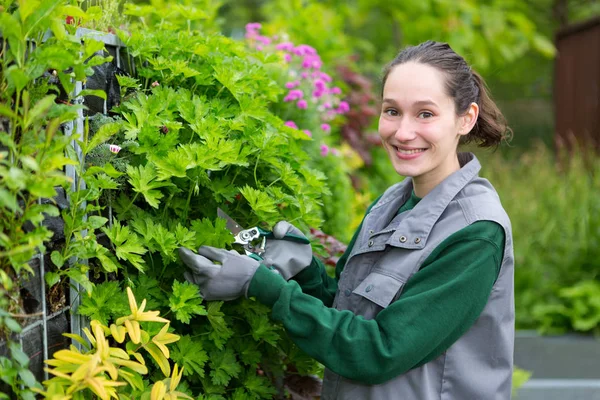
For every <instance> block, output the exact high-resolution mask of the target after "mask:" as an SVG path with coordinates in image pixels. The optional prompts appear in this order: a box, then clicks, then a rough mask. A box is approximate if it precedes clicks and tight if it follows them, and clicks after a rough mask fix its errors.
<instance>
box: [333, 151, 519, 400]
mask: <svg viewBox="0 0 600 400" xmlns="http://www.w3.org/2000/svg"><path fill="white" fill-rule="evenodd" d="M459 160H460V163H461V167H462V168H461V169H460V170H459V171H456V172H455V173H453V174H452V175H450V176H449V177H448V178H446V179H445V180H444V181H443V182H442V183H440V184H439V185H438V186H436V187H435V188H434V189H433V190H432V191H431V192H430V193H429V194H428V195H427V196H425V197H424V198H423V199H422V200H421V201H420V202H419V203H418V204H417V205H416V206H415V208H413V209H412V210H410V211H407V212H403V213H401V214H399V215H396V213H397V211H398V209H399V208H400V207H401V206H402V204H404V202H405V201H406V200H407V199H408V198H409V197H410V195H411V192H412V189H413V186H412V180H411V179H410V178H407V179H404V180H403V181H402V182H400V183H399V184H396V185H394V186H392V187H390V188H389V189H388V190H387V191H386V192H385V193H384V195H383V196H382V197H381V199H380V200H379V201H378V202H377V204H375V205H374V206H373V208H372V209H371V211H370V212H369V213H368V214H367V216H366V217H365V219H364V221H363V224H362V229H361V230H360V232H359V234H358V237H357V239H356V242H355V245H354V247H353V249H352V252H351V253H350V256H349V258H348V261H347V262H346V266H345V268H344V270H343V272H342V274H341V276H340V280H339V283H338V292H337V294H336V297H335V300H334V303H333V306H334V307H335V308H337V309H338V310H351V311H352V312H353V313H355V314H357V315H362V316H363V317H365V318H366V319H374V318H375V317H376V316H377V314H378V313H379V312H380V311H381V310H383V309H384V308H385V307H387V306H388V305H389V304H390V303H392V302H393V301H394V300H396V299H397V298H398V297H399V296H400V295H401V293H402V288H403V286H404V284H405V283H406V282H407V281H408V280H409V279H410V278H411V276H412V275H413V274H414V273H415V272H417V271H418V270H419V268H420V267H421V265H422V263H423V262H424V261H425V259H426V258H427V257H428V256H429V255H430V254H431V252H432V251H433V250H434V249H435V248H436V247H437V246H438V245H439V244H440V243H441V242H442V241H443V240H444V239H446V238H447V237H448V236H450V235H451V234H453V233H455V232H457V231H459V230H460V229H462V228H464V227H466V226H468V225H470V224H472V223H473V222H475V221H480V220H488V221H494V222H497V223H498V224H500V225H501V226H502V227H504V231H505V234H506V245H505V250H504V258H503V260H502V267H501V270H500V275H499V276H498V279H497V280H496V282H495V284H494V286H493V288H492V292H491V294H490V297H489V300H488V302H487V304H486V306H485V308H484V310H483V312H482V313H481V315H480V316H479V318H478V319H477V321H476V322H475V324H474V325H473V326H472V327H471V328H470V329H469V330H468V331H467V332H466V333H465V334H464V335H463V336H462V337H461V338H460V339H458V341H457V342H455V343H454V344H453V345H452V346H451V347H450V348H449V349H448V350H447V351H446V352H444V354H442V355H441V356H439V357H438V358H436V359H435V360H432V361H430V362H428V363H426V364H424V365H422V366H421V367H418V368H414V369H412V370H410V371H408V372H406V373H404V374H402V375H400V376H398V377H396V378H393V379H391V380H389V381H387V382H385V383H382V384H379V385H365V384H361V383H359V382H356V381H352V380H349V379H346V378H344V377H341V376H339V375H337V374H335V373H334V372H333V371H331V370H329V369H326V370H325V378H324V381H323V393H322V399H324V400H332V399H344V400H347V399H357V400H367V399H373V400H385V399H400V400H434V399H435V400H507V399H510V397H511V379H512V367H513V346H514V319H515V318H514V317H515V315H514V291H513V272H514V259H513V243H512V233H511V226H510V221H509V218H508V216H507V215H506V212H505V211H504V209H503V208H502V205H501V204H500V199H499V198H498V195H497V193H496V191H495V190H494V188H493V187H492V186H491V185H490V183H489V182H488V181H487V180H486V179H483V178H479V177H478V172H479V170H480V168H481V166H480V164H479V161H478V160H477V158H476V157H475V156H474V155H473V154H470V153H462V154H460V155H459ZM423 318H427V316H426V315H424V316H423ZM398 334H399V335H401V334H402V333H401V332H398Z"/></svg>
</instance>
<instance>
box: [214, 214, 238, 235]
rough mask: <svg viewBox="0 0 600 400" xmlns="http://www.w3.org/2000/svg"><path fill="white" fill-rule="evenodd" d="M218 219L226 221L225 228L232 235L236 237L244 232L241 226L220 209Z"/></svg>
mask: <svg viewBox="0 0 600 400" xmlns="http://www.w3.org/2000/svg"><path fill="white" fill-rule="evenodd" d="M217 217H219V218H223V219H224V220H225V223H226V225H225V226H226V227H227V229H229V230H230V231H231V233H233V235H234V236H235V235H237V234H238V233H240V232H241V231H243V230H244V228H242V227H241V226H240V224H238V223H237V222H235V221H234V220H233V219H232V218H231V217H230V216H229V215H227V214H226V213H225V211H223V210H221V209H220V208H217Z"/></svg>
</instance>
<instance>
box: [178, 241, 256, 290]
mask: <svg viewBox="0 0 600 400" xmlns="http://www.w3.org/2000/svg"><path fill="white" fill-rule="evenodd" d="M179 257H180V258H181V260H182V261H183V262H184V264H185V265H186V266H187V267H188V268H189V271H188V272H186V273H185V274H184V276H185V279H186V280H188V281H189V282H192V283H195V284H196V285H198V287H199V289H200V293H201V294H202V297H204V299H205V300H235V299H237V298H238V297H241V296H245V297H247V292H248V286H250V281H251V280H252V277H253V276H254V273H255V272H256V270H257V268H258V267H259V266H260V263H259V262H258V261H256V260H254V259H252V258H250V257H248V256H245V255H241V254H239V253H238V252H236V251H235V250H230V251H227V250H225V249H218V248H215V247H210V246H201V247H200V248H199V249H198V254H195V253H194V252H192V251H191V250H189V249H186V248H184V247H180V248H179ZM215 261H217V262H219V263H220V264H221V265H218V264H215V263H214V262H215Z"/></svg>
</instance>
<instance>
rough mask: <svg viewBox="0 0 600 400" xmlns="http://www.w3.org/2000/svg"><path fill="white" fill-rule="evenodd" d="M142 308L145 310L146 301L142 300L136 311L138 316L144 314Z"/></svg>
mask: <svg viewBox="0 0 600 400" xmlns="http://www.w3.org/2000/svg"><path fill="white" fill-rule="evenodd" d="M144 308H146V299H144V300H142V304H140V308H139V309H138V311H137V312H138V314H141V313H143V312H144Z"/></svg>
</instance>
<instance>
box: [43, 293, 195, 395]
mask: <svg viewBox="0 0 600 400" xmlns="http://www.w3.org/2000/svg"><path fill="white" fill-rule="evenodd" d="M127 296H128V298H129V311H130V314H129V315H125V316H122V317H120V318H118V319H117V320H116V321H115V322H114V323H112V324H110V326H107V325H105V324H102V323H100V322H99V321H97V320H93V321H92V322H91V324H90V326H91V331H90V330H89V329H88V328H85V329H84V333H85V335H86V337H87V339H88V341H87V342H86V341H85V340H84V339H83V338H82V337H81V336H79V335H75V334H65V336H68V337H69V338H71V339H73V340H75V341H77V342H78V343H79V344H80V345H81V346H83V348H84V349H85V351H81V350H79V349H77V348H76V347H75V346H71V348H70V349H69V350H59V351H57V352H56V353H54V358H53V359H51V360H48V361H46V363H47V364H48V365H49V366H50V367H53V368H47V371H48V372H49V373H51V374H52V375H54V377H53V378H51V379H49V380H47V381H45V382H44V386H45V388H46V390H45V391H43V390H39V389H37V390H36V391H37V392H38V393H40V394H42V395H44V396H45V398H50V399H65V400H67V399H84V398H89V396H90V394H92V393H93V394H94V395H95V396H97V397H98V398H100V399H102V400H108V399H110V398H112V397H114V398H133V397H137V396H141V398H147V397H148V396H149V397H150V398H151V399H152V400H162V399H179V398H187V399H191V397H190V396H188V395H186V394H185V393H182V392H179V391H177V386H178V384H179V381H180V380H181V376H182V375H183V372H184V369H183V368H181V369H178V366H177V364H175V366H174V368H173V370H172V373H171V364H170V363H169V356H170V351H169V349H168V348H167V346H166V345H167V344H171V343H175V342H177V341H178V340H179V336H178V335H175V334H173V333H169V332H168V331H169V325H170V323H169V320H167V319H165V318H162V317H159V312H158V311H145V307H146V300H143V301H142V304H141V305H140V306H139V307H138V305H137V303H136V300H135V297H134V296H133V292H132V291H131V289H130V288H127ZM149 323H164V325H162V327H161V328H160V329H157V328H155V326H154V325H153V324H149ZM142 324H145V326H147V328H146V329H142ZM143 354H146V355H149V356H150V357H151V359H153V360H154V361H155V362H156V364H157V365H158V367H159V368H160V371H161V372H162V374H163V375H164V378H163V379H159V378H160V377H159V378H157V376H158V375H157V374H154V375H153V376H152V380H153V381H154V384H153V385H152V387H150V384H149V383H148V382H147V381H144V380H143V378H142V376H143V375H147V374H148V372H149V369H148V365H147V364H146V359H145V358H144V355H143ZM132 357H133V359H132ZM167 388H168V391H167Z"/></svg>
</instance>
